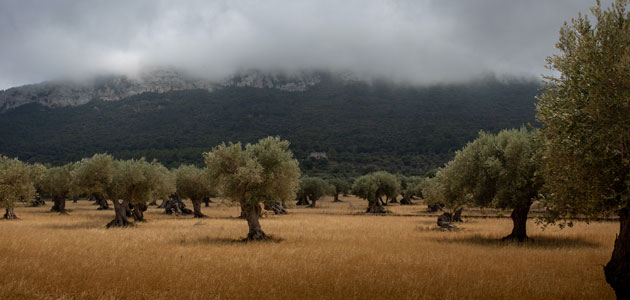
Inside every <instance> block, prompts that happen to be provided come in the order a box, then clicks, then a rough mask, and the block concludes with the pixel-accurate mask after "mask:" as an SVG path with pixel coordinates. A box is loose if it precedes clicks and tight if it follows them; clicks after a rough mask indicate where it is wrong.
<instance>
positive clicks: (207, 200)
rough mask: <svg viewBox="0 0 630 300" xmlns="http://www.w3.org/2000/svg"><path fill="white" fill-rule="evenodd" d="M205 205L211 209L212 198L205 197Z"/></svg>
mask: <svg viewBox="0 0 630 300" xmlns="http://www.w3.org/2000/svg"><path fill="white" fill-rule="evenodd" d="M203 203H205V204H206V207H210V203H212V199H210V197H204V198H203Z"/></svg>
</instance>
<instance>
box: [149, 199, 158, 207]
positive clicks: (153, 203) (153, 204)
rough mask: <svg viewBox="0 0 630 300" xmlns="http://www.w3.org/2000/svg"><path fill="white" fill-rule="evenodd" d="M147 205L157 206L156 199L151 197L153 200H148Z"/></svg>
mask: <svg viewBox="0 0 630 300" xmlns="http://www.w3.org/2000/svg"><path fill="white" fill-rule="evenodd" d="M149 206H157V199H153V201H151V202H149Z"/></svg>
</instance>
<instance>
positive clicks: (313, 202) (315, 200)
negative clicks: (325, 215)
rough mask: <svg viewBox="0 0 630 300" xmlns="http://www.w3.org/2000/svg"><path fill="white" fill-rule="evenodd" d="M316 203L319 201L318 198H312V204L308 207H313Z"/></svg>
mask: <svg viewBox="0 0 630 300" xmlns="http://www.w3.org/2000/svg"><path fill="white" fill-rule="evenodd" d="M316 203H317V199H313V198H311V205H309V206H308V207H311V208H312V207H315V205H316Z"/></svg>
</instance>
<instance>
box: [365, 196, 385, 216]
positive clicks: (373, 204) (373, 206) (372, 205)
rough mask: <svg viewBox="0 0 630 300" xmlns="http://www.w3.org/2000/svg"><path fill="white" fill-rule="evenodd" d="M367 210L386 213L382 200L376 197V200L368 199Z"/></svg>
mask: <svg viewBox="0 0 630 300" xmlns="http://www.w3.org/2000/svg"><path fill="white" fill-rule="evenodd" d="M367 212H369V213H374V214H382V213H385V209H384V208H383V206H382V205H381V202H380V200H378V199H376V200H374V201H368V209H367Z"/></svg>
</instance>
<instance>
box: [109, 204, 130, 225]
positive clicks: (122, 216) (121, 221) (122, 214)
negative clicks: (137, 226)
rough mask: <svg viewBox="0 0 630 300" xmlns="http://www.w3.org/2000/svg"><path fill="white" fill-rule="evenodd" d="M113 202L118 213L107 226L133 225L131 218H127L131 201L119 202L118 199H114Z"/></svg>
mask: <svg viewBox="0 0 630 300" xmlns="http://www.w3.org/2000/svg"><path fill="white" fill-rule="evenodd" d="M112 202H113V203H114V212H116V215H115V217H114V219H113V220H111V221H110V222H109V223H107V226H105V227H107V228H110V227H127V226H129V225H131V223H130V222H129V220H127V208H128V204H129V203H128V202H127V201H123V202H122V203H119V202H118V200H116V199H112Z"/></svg>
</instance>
